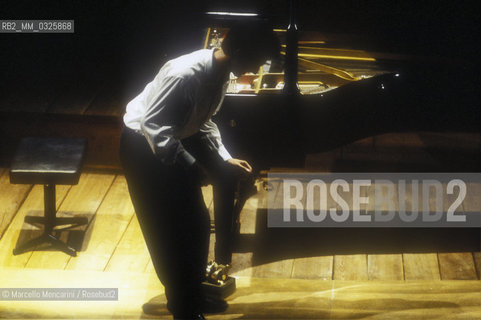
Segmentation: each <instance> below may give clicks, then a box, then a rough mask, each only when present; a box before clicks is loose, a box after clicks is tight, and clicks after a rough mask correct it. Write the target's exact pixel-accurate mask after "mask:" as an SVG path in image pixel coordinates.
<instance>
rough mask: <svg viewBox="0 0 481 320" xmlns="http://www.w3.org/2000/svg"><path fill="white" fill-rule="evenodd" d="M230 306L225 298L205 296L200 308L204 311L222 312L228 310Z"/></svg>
mask: <svg viewBox="0 0 481 320" xmlns="http://www.w3.org/2000/svg"><path fill="white" fill-rule="evenodd" d="M228 306H229V305H228V304H227V302H226V301H225V300H219V299H212V298H208V297H205V298H203V299H202V305H201V307H200V309H201V311H202V312H203V313H220V312H224V311H226V310H227V307H228Z"/></svg>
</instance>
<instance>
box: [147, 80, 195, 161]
mask: <svg viewBox="0 0 481 320" xmlns="http://www.w3.org/2000/svg"><path fill="white" fill-rule="evenodd" d="M160 81H161V83H160V85H158V87H159V90H155V92H154V93H152V94H151V95H150V96H148V97H146V103H147V105H148V106H149V107H148V108H147V111H146V112H145V114H144V116H143V118H142V119H141V121H140V127H141V130H142V132H143V134H144V136H145V137H146V139H147V141H148V143H149V145H150V147H151V149H152V151H153V152H154V154H155V155H156V156H157V157H158V158H159V159H160V161H162V162H163V163H164V164H167V165H171V164H174V163H180V164H181V165H183V166H186V167H189V166H191V165H192V164H193V163H194V162H195V158H194V157H193V156H192V155H191V154H190V153H189V152H188V151H186V150H185V149H184V147H183V146H182V143H181V142H180V141H179V139H177V138H175V131H176V129H177V128H178V127H180V126H182V125H183V124H184V123H185V121H186V120H187V118H188V116H189V114H190V112H191V111H192V110H191V108H192V107H191V104H190V103H189V100H188V98H187V95H186V92H185V83H184V80H183V79H182V78H179V77H165V78H163V79H161V80H160Z"/></svg>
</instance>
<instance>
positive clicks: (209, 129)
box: [124, 49, 232, 166]
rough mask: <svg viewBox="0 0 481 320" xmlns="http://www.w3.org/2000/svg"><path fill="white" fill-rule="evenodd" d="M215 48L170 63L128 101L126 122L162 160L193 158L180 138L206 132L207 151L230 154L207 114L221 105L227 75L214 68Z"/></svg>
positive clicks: (190, 161) (189, 162)
mask: <svg viewBox="0 0 481 320" xmlns="http://www.w3.org/2000/svg"><path fill="white" fill-rule="evenodd" d="M214 50H215V49H202V50H198V51H194V52H192V53H190V54H186V55H183V56H181V57H178V58H176V59H173V60H170V61H168V62H167V63H166V64H165V65H164V66H163V67H162V68H161V69H160V71H159V73H158V74H157V76H156V77H155V78H154V80H152V81H151V82H150V83H148V84H147V85H146V87H145V88H144V90H143V91H142V92H141V93H140V94H139V95H138V96H137V97H135V98H134V99H133V100H132V101H130V102H129V103H128V104H127V108H126V113H125V115H124V123H125V125H126V126H127V127H129V128H131V129H133V130H135V131H137V132H139V133H142V134H143V135H144V136H145V138H146V139H147V141H148V143H149V145H150V147H151V149H152V151H153V153H154V154H155V155H156V156H158V157H159V159H160V160H161V161H162V162H163V163H165V164H172V163H175V162H179V163H181V164H183V165H186V166H189V165H192V164H193V163H194V162H195V159H194V157H192V155H190V154H189V152H187V151H186V150H185V149H184V147H183V146H182V143H181V142H180V140H181V139H184V138H187V137H189V136H192V135H193V134H195V133H197V132H199V131H200V132H203V133H205V134H206V137H207V143H208V146H209V148H211V150H213V151H216V152H218V153H219V155H220V156H221V157H222V158H223V159H224V160H228V159H230V158H232V157H231V156H230V154H229V152H228V151H227V150H226V148H225V147H224V145H223V144H222V141H221V137H220V133H219V129H218V128H217V125H216V124H215V123H214V122H213V121H212V119H211V117H212V116H213V115H214V114H216V113H217V111H218V110H219V109H220V106H221V104H222V101H223V100H224V96H225V92H226V90H227V84H228V81H227V80H228V77H226V78H224V77H220V74H219V72H215V71H216V70H214V68H215V65H214V63H215V62H214Z"/></svg>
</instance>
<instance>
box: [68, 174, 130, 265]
mask: <svg viewBox="0 0 481 320" xmlns="http://www.w3.org/2000/svg"><path fill="white" fill-rule="evenodd" d="M133 215H134V209H133V206H132V203H131V201H130V197H129V192H128V190H127V184H126V182H125V177H124V176H121V175H119V176H117V177H116V178H115V180H114V182H113V184H112V186H111V187H110V189H109V191H108V192H107V195H106V196H105V198H104V199H103V201H102V204H101V205H100V207H99V208H98V210H97V214H96V215H95V218H94V220H93V221H92V222H91V225H90V226H89V228H88V234H87V236H86V239H88V241H84V242H83V247H82V250H81V251H80V252H79V254H78V256H77V257H75V258H72V259H70V260H69V262H68V264H67V267H66V269H69V270H75V269H78V270H98V271H103V270H104V269H105V267H106V266H107V263H108V262H109V260H110V257H111V256H112V254H113V252H114V251H115V248H116V246H117V244H118V243H119V242H120V239H121V237H122V235H123V234H124V232H125V230H126V229H127V226H128V224H129V222H130V220H131V219H132V217H133Z"/></svg>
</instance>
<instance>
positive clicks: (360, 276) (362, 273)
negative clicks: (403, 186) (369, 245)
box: [332, 184, 369, 281]
mask: <svg viewBox="0 0 481 320" xmlns="http://www.w3.org/2000/svg"><path fill="white" fill-rule="evenodd" d="M340 190H341V188H339V194H341V195H342V198H343V199H344V200H345V201H346V202H347V204H348V205H349V208H353V201H352V199H353V185H352V184H349V191H348V192H345V193H343V192H342V191H340ZM368 190H369V189H368V188H366V187H361V189H360V195H361V197H368ZM338 200H339V199H338ZM338 200H337V201H338ZM337 201H336V203H338V202H337ZM336 207H337V209H338V210H341V207H340V206H339V204H337V205H336ZM359 209H360V214H361V215H363V214H365V213H366V209H367V207H366V205H363V204H361V205H360V208H359ZM332 279H334V280H354V279H355V280H362V281H363V280H368V264H367V254H363V253H359V254H349V255H334V265H333V275H332Z"/></svg>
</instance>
